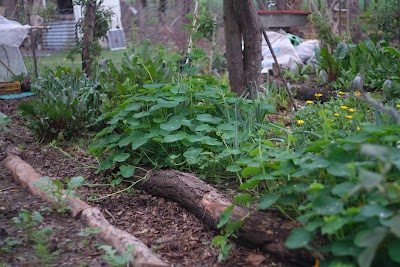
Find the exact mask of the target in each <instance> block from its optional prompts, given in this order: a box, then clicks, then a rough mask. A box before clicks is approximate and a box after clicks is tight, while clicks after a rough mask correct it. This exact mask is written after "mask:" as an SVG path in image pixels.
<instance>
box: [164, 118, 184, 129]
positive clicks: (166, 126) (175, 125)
mask: <svg viewBox="0 0 400 267" xmlns="http://www.w3.org/2000/svg"><path fill="white" fill-rule="evenodd" d="M181 126H182V124H181V123H180V122H179V121H177V120H173V121H168V122H166V123H161V124H160V128H161V129H163V130H165V131H168V132H172V131H175V130H178V129H179V128H181Z"/></svg>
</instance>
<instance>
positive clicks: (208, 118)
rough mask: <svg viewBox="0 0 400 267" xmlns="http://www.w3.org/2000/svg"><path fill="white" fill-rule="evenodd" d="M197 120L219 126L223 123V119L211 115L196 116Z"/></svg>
mask: <svg viewBox="0 0 400 267" xmlns="http://www.w3.org/2000/svg"><path fill="white" fill-rule="evenodd" d="M196 120H198V121H201V122H206V123H212V124H218V123H220V122H221V119H220V118H218V117H213V116H212V115H210V114H199V115H197V116H196Z"/></svg>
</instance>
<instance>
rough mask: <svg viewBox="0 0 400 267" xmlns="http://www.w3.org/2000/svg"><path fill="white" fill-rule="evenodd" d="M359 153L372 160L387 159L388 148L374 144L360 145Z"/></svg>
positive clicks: (388, 154)
mask: <svg viewBox="0 0 400 267" xmlns="http://www.w3.org/2000/svg"><path fill="white" fill-rule="evenodd" d="M360 153H361V154H362V155H365V156H368V157H372V158H387V157H389V156H390V150H389V149H388V148H386V147H383V146H379V145H374V144H363V145H361V149H360Z"/></svg>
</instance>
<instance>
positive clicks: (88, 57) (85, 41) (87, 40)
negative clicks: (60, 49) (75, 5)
mask: <svg viewBox="0 0 400 267" xmlns="http://www.w3.org/2000/svg"><path fill="white" fill-rule="evenodd" d="M95 21H96V0H90V1H88V2H87V4H86V7H85V17H84V20H83V38H82V71H83V72H84V73H86V75H87V76H88V77H92V65H93V55H92V53H91V51H90V46H91V44H92V42H93V39H94V26H95Z"/></svg>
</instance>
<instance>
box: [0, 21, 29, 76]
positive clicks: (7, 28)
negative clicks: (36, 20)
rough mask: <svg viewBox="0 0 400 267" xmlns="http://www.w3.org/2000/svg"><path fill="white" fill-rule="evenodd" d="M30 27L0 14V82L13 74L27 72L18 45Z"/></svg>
mask: <svg viewBox="0 0 400 267" xmlns="http://www.w3.org/2000/svg"><path fill="white" fill-rule="evenodd" d="M30 28H31V26H29V25H21V24H20V23H18V22H16V21H12V20H8V19H6V18H5V17H3V16H0V82H5V81H12V79H13V76H16V75H20V74H26V73H27V71H26V67H25V65H24V61H23V60H22V57H21V54H20V52H19V47H20V46H21V44H22V42H23V41H24V39H25V38H26V36H27V34H28V31H29V29H30Z"/></svg>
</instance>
